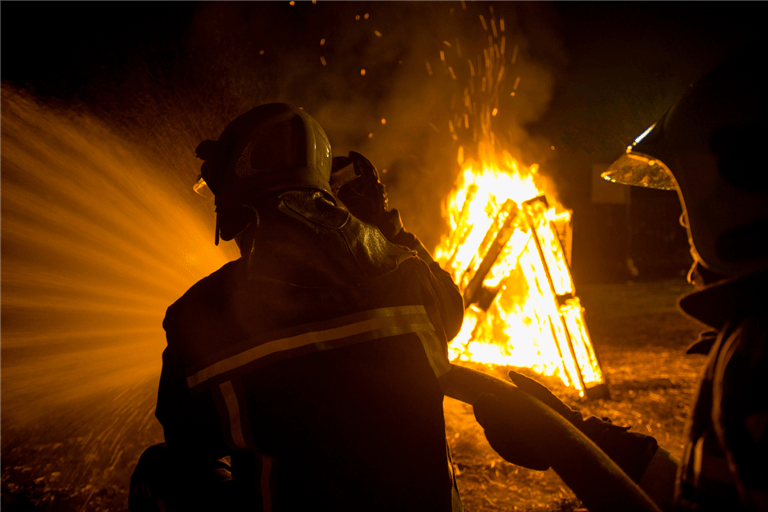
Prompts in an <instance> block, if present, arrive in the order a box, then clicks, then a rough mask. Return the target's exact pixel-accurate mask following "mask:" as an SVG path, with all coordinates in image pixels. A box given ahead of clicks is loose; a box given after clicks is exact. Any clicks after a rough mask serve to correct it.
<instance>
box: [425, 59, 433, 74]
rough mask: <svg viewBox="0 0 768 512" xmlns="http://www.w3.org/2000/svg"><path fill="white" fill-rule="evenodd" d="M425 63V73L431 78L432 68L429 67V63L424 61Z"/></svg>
mask: <svg viewBox="0 0 768 512" xmlns="http://www.w3.org/2000/svg"><path fill="white" fill-rule="evenodd" d="M426 63H427V73H429V76H432V66H430V65H429V61H426Z"/></svg>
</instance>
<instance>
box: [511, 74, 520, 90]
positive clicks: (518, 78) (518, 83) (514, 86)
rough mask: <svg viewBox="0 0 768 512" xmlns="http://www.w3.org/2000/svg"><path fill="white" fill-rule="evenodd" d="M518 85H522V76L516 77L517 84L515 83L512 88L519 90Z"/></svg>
mask: <svg viewBox="0 0 768 512" xmlns="http://www.w3.org/2000/svg"><path fill="white" fill-rule="evenodd" d="M518 85H520V77H517V78H515V85H513V86H512V88H513V89H514V90H517V86H518Z"/></svg>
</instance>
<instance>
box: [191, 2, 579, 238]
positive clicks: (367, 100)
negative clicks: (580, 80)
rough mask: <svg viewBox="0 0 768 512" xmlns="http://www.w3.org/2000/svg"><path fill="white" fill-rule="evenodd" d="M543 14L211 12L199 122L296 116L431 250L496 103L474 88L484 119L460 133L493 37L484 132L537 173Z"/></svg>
mask: <svg viewBox="0 0 768 512" xmlns="http://www.w3.org/2000/svg"><path fill="white" fill-rule="evenodd" d="M551 14H552V13H551V12H549V11H548V10H547V8H546V7H542V6H538V5H532V4H519V3H507V2H501V3H474V2H472V3H456V2H448V3H444V2H423V3H421V2H396V3H389V2H387V3H379V2H330V3H327V2H318V3H317V4H312V3H309V2H297V3H296V5H294V6H290V5H289V4H287V3H280V4H274V3H271V4H264V3H226V4H219V3H211V4H203V5H202V6H201V8H200V9H199V10H198V12H197V13H196V15H195V17H194V19H193V22H192V23H191V25H190V26H189V28H188V30H187V31H186V37H187V39H186V44H185V49H184V54H185V56H186V57H185V58H186V59H187V60H188V61H190V62H194V68H195V70H196V75H197V76H200V80H201V83H199V84H196V86H195V87H194V90H195V93H196V94H198V96H200V97H204V98H205V102H206V107H207V110H208V111H210V110H211V108H210V107H211V105H212V104H216V103H219V104H221V106H220V107H219V108H214V109H212V110H213V111H215V112H217V113H224V112H232V113H233V114H235V115H236V113H235V111H236V110H237V109H238V108H239V109H240V110H241V111H244V110H245V109H247V108H251V107H253V106H256V105H258V104H259V103H263V102H269V101H285V102H288V103H293V104H296V105H298V106H301V107H302V108H304V109H305V110H306V111H307V112H309V113H310V114H311V115H312V116H314V117H315V118H316V119H317V120H318V121H319V122H320V124H321V125H322V126H323V127H324V128H325V130H326V132H327V133H328V135H329V138H330V140H331V144H332V146H333V150H334V154H337V155H338V154H346V153H347V152H349V151H359V152H361V153H363V154H365V155H366V156H368V157H369V158H370V159H371V160H372V161H373V162H374V164H375V165H376V166H377V167H378V169H379V170H380V171H382V176H383V181H384V183H385V184H386V185H387V187H388V191H389V195H390V203H391V205H392V206H393V207H396V208H398V209H399V210H400V211H401V214H402V216H403V219H404V221H405V224H406V227H407V228H408V229H410V230H412V231H414V232H415V233H417V234H418V235H419V236H420V237H421V238H422V239H423V240H424V241H425V243H426V244H427V246H428V247H434V246H435V245H436V244H437V241H438V240H439V237H440V236H441V235H442V234H444V233H445V230H446V229H447V224H446V223H445V221H444V220H443V218H442V214H441V202H442V201H443V199H444V198H445V196H446V195H447V194H448V193H449V191H450V190H451V187H452V185H453V182H454V179H455V176H456V174H457V173H458V171H459V165H458V163H457V153H458V149H459V146H461V145H463V146H464V147H465V150H468V151H472V147H473V146H476V144H477V135H476V133H475V132H477V130H478V129H479V124H480V119H479V115H478V111H479V110H480V109H481V108H482V105H483V104H484V103H490V100H491V99H490V98H489V97H481V96H482V94H481V91H480V88H481V84H480V82H479V81H478V77H474V78H475V81H476V82H477V83H476V87H477V91H473V94H472V95H471V96H472V100H473V101H474V102H475V103H480V105H475V106H474V114H472V115H470V118H469V124H468V126H465V127H464V132H463V133H461V130H459V126H458V124H459V123H457V117H459V118H463V111H462V109H463V103H462V102H463V99H464V98H463V97H464V94H465V89H467V88H468V87H469V85H468V84H469V81H470V80H472V79H473V77H472V76H471V68H470V64H469V62H470V61H471V62H473V63H474V67H475V68H476V67H477V66H478V62H479V61H478V59H480V60H482V58H483V52H484V50H485V51H493V45H494V44H495V45H496V50H497V51H498V49H499V46H500V45H501V44H502V43H501V39H502V37H503V38H504V46H505V54H504V56H503V57H502V58H500V59H499V61H503V62H502V65H504V66H505V74H504V76H503V77H502V79H501V81H500V83H498V84H496V89H497V90H498V94H497V96H498V97H497V98H495V99H494V100H493V105H494V106H495V107H497V108H498V112H497V114H496V116H494V119H493V131H494V133H495V134H496V136H497V137H498V138H499V140H500V144H501V146H503V148H504V149H505V150H507V151H509V152H510V153H511V154H512V155H513V156H514V157H516V158H517V159H518V160H520V161H522V162H524V163H526V164H528V165H530V164H532V163H539V164H543V163H544V162H545V160H546V158H547V156H548V154H549V151H550V143H549V141H547V140H544V139H540V138H533V137H530V136H529V135H528V134H527V129H526V125H528V124H529V123H532V122H534V121H536V120H538V119H539V118H540V117H541V116H542V115H543V114H544V113H545V112H546V110H547V106H548V104H549V102H550V100H551V95H552V90H553V85H554V80H555V74H554V73H555V70H556V69H557V68H558V67H560V66H562V65H563V64H564V62H565V58H564V53H563V50H562V48H561V47H560V44H559V42H558V39H557V37H556V34H555V33H554V29H553V28H551V19H552V16H551ZM481 17H482V18H483V19H482V20H481ZM502 20H503V21H502ZM483 23H485V26H483ZM502 23H503V27H502ZM502 28H503V32H502ZM441 53H442V54H443V57H442V58H441ZM449 67H450V68H451V69H450V70H449ZM474 71H475V72H476V73H479V72H480V70H479V69H475V70H474ZM204 84H205V85H204ZM488 87H489V89H490V85H489V86H488ZM201 89H204V91H201ZM202 92H204V94H201V93H202ZM512 92H514V93H515V94H514V96H512V95H511V93H512ZM486 96H488V95H486ZM184 112H189V109H187V108H185V109H184ZM238 113H239V112H238ZM232 117H234V116H233V115H232V116H229V117H228V118H226V119H231V118H232ZM223 119H224V118H223ZM223 119H222V120H223ZM450 123H453V125H454V127H455V130H454V132H453V133H452V132H451V129H450ZM185 124H186V125H189V123H185ZM209 126H210V123H209ZM218 131H219V130H211V131H209V132H208V133H207V134H205V135H204V138H212V137H215V136H216V135H217V134H218ZM473 133H475V136H474V139H473V136H472V134H473ZM200 135H203V134H200Z"/></svg>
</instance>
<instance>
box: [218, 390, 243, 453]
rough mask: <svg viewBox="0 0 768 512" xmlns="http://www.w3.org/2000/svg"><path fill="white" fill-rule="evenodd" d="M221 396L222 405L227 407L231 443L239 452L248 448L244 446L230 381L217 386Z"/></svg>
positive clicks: (233, 391)
mask: <svg viewBox="0 0 768 512" xmlns="http://www.w3.org/2000/svg"><path fill="white" fill-rule="evenodd" d="M219 390H220V391H221V396H222V397H223V398H224V404H225V405H226V407H227V412H228V413H229V431H230V434H231V436H232V443H233V444H234V447H235V448H239V449H241V450H243V449H245V448H248V446H246V442H245V437H244V436H243V424H242V422H241V421H240V419H241V416H240V404H239V403H238V400H237V395H236V394H235V388H234V387H233V386H232V381H231V380H228V381H226V382H222V383H221V384H220V385H219Z"/></svg>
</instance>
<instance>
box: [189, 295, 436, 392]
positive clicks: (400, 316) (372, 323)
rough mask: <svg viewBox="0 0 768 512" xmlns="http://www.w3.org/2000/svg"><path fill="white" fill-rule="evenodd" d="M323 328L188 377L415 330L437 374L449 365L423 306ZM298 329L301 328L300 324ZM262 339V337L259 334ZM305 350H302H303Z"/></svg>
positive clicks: (196, 380) (375, 312) (197, 379)
mask: <svg viewBox="0 0 768 512" xmlns="http://www.w3.org/2000/svg"><path fill="white" fill-rule="evenodd" d="M323 325H324V326H325V328H324V329H322V330H313V326H312V325H309V326H308V327H307V330H306V331H305V332H299V333H298V334H294V335H293V336H289V337H283V338H279V339H274V340H268V341H265V342H261V343H260V344H258V345H256V346H253V347H250V348H247V349H246V350H243V351H242V352H239V353H236V354H234V355H231V356H229V357H225V358H223V359H221V360H219V361H216V362H215V363H213V364H211V365H209V366H207V367H205V368H202V369H200V370H198V371H196V372H194V373H192V374H191V375H188V377H187V385H188V386H189V388H190V389H192V388H195V387H197V386H200V385H201V384H203V383H205V382H206V381H209V380H211V379H214V378H216V377H219V376H222V375H223V374H226V373H228V372H231V371H233V370H237V369H238V368H240V367H243V366H245V365H248V364H251V363H254V362H256V361H258V360H260V359H263V358H265V357H267V356H272V355H276V354H280V353H287V352H289V351H292V350H295V351H299V350H302V349H307V348H308V349H311V350H314V351H320V350H328V349H333V348H339V347H341V346H347V345H350V344H354V343H360V342H363V341H369V340H373V339H378V338H386V337H390V336H398V335H401V334H408V333H415V334H417V335H419V338H420V339H421V341H422V345H423V347H424V350H425V352H426V353H427V356H428V358H429V362H430V365H431V366H432V369H433V370H434V371H435V374H436V375H437V376H440V375H442V374H443V373H445V372H446V371H447V370H448V368H450V366H449V363H448V360H447V359H446V355H445V354H444V353H443V351H442V346H441V343H440V340H439V338H438V337H437V334H436V332H435V328H434V326H433V325H432V322H431V321H430V319H429V316H428V315H427V312H426V309H425V308H424V306H421V305H419V306H398V307H391V308H379V309H372V310H369V311H365V312H363V313H357V314H354V315H348V316H344V317H341V318H338V319H335V320H331V321H329V322H325V323H324V324H323ZM299 331H301V329H300V328H299ZM259 338H260V339H262V337H261V336H260V337H259ZM302 353H303V352H302ZM297 355H298V354H297Z"/></svg>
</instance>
